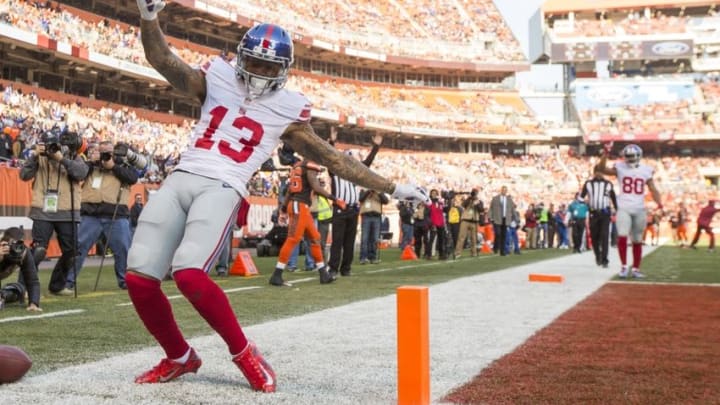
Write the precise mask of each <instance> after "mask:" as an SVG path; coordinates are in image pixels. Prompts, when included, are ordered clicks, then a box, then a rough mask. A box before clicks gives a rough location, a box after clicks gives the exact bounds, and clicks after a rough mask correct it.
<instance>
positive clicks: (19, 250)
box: [5, 240, 27, 264]
mask: <svg viewBox="0 0 720 405" xmlns="http://www.w3.org/2000/svg"><path fill="white" fill-rule="evenodd" d="M8 248H10V251H9V252H8V254H7V256H5V260H7V261H8V262H9V263H14V264H20V262H22V259H23V254H24V253H25V250H27V247H26V246H25V243H24V242H23V241H21V240H16V241H10V242H8Z"/></svg>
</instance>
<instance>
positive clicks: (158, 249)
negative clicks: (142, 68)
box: [126, 0, 427, 392]
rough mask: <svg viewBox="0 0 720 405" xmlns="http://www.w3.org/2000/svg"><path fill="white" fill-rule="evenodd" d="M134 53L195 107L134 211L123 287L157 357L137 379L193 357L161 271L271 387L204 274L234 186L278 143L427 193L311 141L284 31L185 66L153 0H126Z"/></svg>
mask: <svg viewBox="0 0 720 405" xmlns="http://www.w3.org/2000/svg"><path fill="white" fill-rule="evenodd" d="M137 4H138V8H139V10H140V15H141V24H140V28H141V31H142V43H143V47H144V50H145V57H146V58H147V60H148V62H149V63H150V64H151V65H152V66H153V67H154V68H155V69H157V71H158V72H159V73H160V74H162V75H163V76H164V77H165V79H167V81H168V82H170V84H171V85H172V86H173V87H175V88H176V89H178V90H180V91H182V92H185V93H187V94H188V95H189V96H192V97H196V98H197V99H198V100H199V101H200V102H201V103H202V109H201V117H200V120H199V121H198V123H197V125H196V126H195V128H194V130H193V134H192V137H191V140H190V144H189V145H188V149H187V151H185V152H184V153H183V154H182V159H181V160H180V164H179V165H178V166H177V168H176V170H175V171H174V172H173V173H172V174H170V175H169V176H168V178H167V179H166V180H165V182H164V183H163V186H162V187H161V188H160V190H159V191H158V192H157V193H156V194H155V195H153V198H152V199H150V201H149V202H148V204H147V206H146V207H145V209H144V210H143V212H142V214H141V216H140V218H139V221H138V226H137V229H136V231H135V236H134V239H133V243H132V246H131V248H130V252H129V257H128V271H127V281H126V282H127V286H128V294H129V295H130V299H131V300H132V302H133V305H134V306H135V310H136V311H137V313H138V315H139V317H140V319H141V320H142V322H143V324H144V325H145V327H146V328H147V329H148V331H149V332H150V333H151V334H152V335H153V336H154V337H155V339H156V340H157V341H158V343H159V344H160V346H161V347H162V348H163V350H164V351H165V354H166V356H167V357H166V358H165V359H163V360H162V361H161V362H160V363H159V364H158V365H157V366H155V367H153V368H152V369H151V370H149V371H147V372H145V373H143V374H141V375H140V376H138V377H137V378H136V379H135V382H137V383H159V382H167V381H170V380H173V379H175V378H177V377H179V376H180V375H182V374H185V373H189V372H192V373H194V372H196V371H197V370H198V369H199V368H200V366H201V364H202V362H201V360H200V357H198V355H197V353H195V350H193V349H192V348H191V347H190V346H189V345H188V343H187V341H186V340H185V338H184V337H183V335H182V333H181V332H180V330H179V328H178V326H177V324H176V322H175V319H174V317H173V313H172V308H171V306H170V303H169V301H168V299H167V297H166V296H165V294H164V293H163V291H162V290H161V288H160V281H161V280H162V279H163V278H164V277H165V275H166V273H167V272H168V269H170V271H172V275H173V279H174V281H175V283H176V284H177V287H178V289H179V290H180V291H181V292H182V294H183V295H184V296H185V297H186V298H187V299H188V300H189V301H190V302H191V303H192V305H193V306H194V307H195V309H196V310H197V311H198V312H199V313H200V315H202V317H203V318H204V319H205V320H206V321H207V322H208V323H209V324H210V326H212V328H213V329H215V331H217V333H218V334H219V335H220V336H221V337H222V338H223V340H225V342H226V343H227V345H228V349H229V352H230V354H231V356H232V361H233V362H234V363H235V364H236V365H237V366H238V367H239V368H240V370H241V371H242V372H243V374H244V375H245V377H246V378H247V380H248V381H249V383H250V386H251V387H252V388H253V389H255V390H257V391H263V392H273V391H275V388H276V381H275V374H274V372H273V370H272V368H271V367H270V366H269V365H268V364H267V362H266V361H265V360H264V359H263V357H262V355H261V354H260V353H259V351H258V350H257V348H256V347H255V345H254V344H253V343H252V342H249V341H248V339H247V338H246V337H245V335H244V333H243V331H242V328H241V327H240V324H239V323H238V320H237V318H236V316H235V314H234V313H233V310H232V308H231V306H230V304H229V301H228V299H227V297H226V296H225V294H224V293H223V291H222V290H221V289H220V288H219V287H218V286H217V284H215V283H214V282H213V281H212V280H211V279H210V278H209V277H208V275H207V273H208V271H209V269H210V266H211V265H212V264H213V263H214V262H215V259H216V257H217V255H218V254H219V252H220V247H221V245H222V242H223V241H224V240H225V237H226V235H227V233H228V232H230V230H231V229H232V225H233V223H234V222H235V217H236V216H237V212H238V209H239V207H240V204H241V201H242V199H243V198H244V197H245V196H247V195H248V191H247V190H246V188H245V184H246V183H247V182H248V180H249V179H250V177H251V176H252V174H253V173H254V172H255V171H256V170H257V169H258V168H260V165H261V164H262V163H263V162H264V161H266V160H267V159H268V158H269V157H270V154H271V153H272V152H273V150H274V149H275V148H276V147H277V146H278V144H279V143H280V142H281V141H282V142H284V143H286V144H288V145H289V146H291V147H292V148H293V149H294V150H295V151H296V152H297V153H299V154H300V155H302V156H303V157H304V158H306V159H309V160H312V161H314V162H317V163H318V164H320V165H323V166H326V167H327V168H328V169H329V170H330V171H332V172H333V173H337V174H338V175H339V176H341V177H344V178H347V179H348V180H350V181H352V182H353V183H356V184H359V185H361V186H363V187H366V188H369V189H374V190H378V191H380V192H383V193H389V194H392V195H393V197H395V198H398V199H407V200H423V201H425V200H427V195H426V194H425V192H424V190H422V189H420V188H418V187H416V186H413V185H407V184H393V183H392V182H391V181H389V180H387V179H385V178H383V177H381V176H379V175H378V174H375V173H373V172H372V171H370V170H369V169H368V168H367V167H365V166H364V165H363V164H362V163H361V162H359V161H357V160H355V159H353V158H351V157H346V156H345V155H343V154H342V153H341V152H339V151H337V150H336V149H335V148H333V147H332V146H331V145H330V144H328V143H327V142H325V141H323V140H322V139H321V138H319V137H318V136H317V135H316V134H315V132H314V131H313V128H312V127H311V126H310V110H311V104H310V102H309V101H308V100H307V99H306V98H305V96H303V95H302V94H300V93H297V92H293V91H289V90H286V89H284V88H283V86H284V84H285V82H286V80H287V77H288V72H289V70H290V65H291V64H292V62H293V43H292V38H290V35H289V34H288V33H287V32H286V31H285V30H284V29H282V28H281V27H279V26H276V25H272V24H260V25H257V26H255V27H253V28H251V29H250V30H248V32H247V33H246V34H245V35H244V37H243V39H242V40H241V42H240V45H239V46H238V53H237V65H236V66H234V65H232V64H230V63H228V62H227V61H225V60H223V59H222V58H220V57H217V58H215V59H214V60H212V61H210V62H208V63H207V64H206V65H205V66H203V67H202V69H193V68H192V67H190V66H189V65H188V64H186V63H185V62H184V61H182V60H181V59H180V58H179V57H178V56H176V55H175V54H174V53H172V52H171V51H170V48H169V47H168V45H167V42H166V41H165V37H164V35H163V33H162V31H161V29H160V25H159V23H158V20H157V14H158V12H160V11H161V10H162V9H163V8H164V7H165V2H164V1H161V0H137Z"/></svg>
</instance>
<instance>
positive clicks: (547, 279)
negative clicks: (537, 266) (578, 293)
mask: <svg viewBox="0 0 720 405" xmlns="http://www.w3.org/2000/svg"><path fill="white" fill-rule="evenodd" d="M528 281H539V282H544V283H562V282H563V281H565V277H563V276H561V275H559V274H540V273H530V274H529V275H528Z"/></svg>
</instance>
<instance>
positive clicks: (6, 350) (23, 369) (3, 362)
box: [0, 345, 32, 384]
mask: <svg viewBox="0 0 720 405" xmlns="http://www.w3.org/2000/svg"><path fill="white" fill-rule="evenodd" d="M31 366H32V360H30V357H28V355H27V354H26V353H25V352H24V351H23V350H22V349H20V348H18V347H15V346H7V345H0V384H6V383H11V382H15V381H17V380H19V379H21V378H22V377H23V376H24V375H25V373H27V372H28V370H30V367H31Z"/></svg>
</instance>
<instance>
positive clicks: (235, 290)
mask: <svg viewBox="0 0 720 405" xmlns="http://www.w3.org/2000/svg"><path fill="white" fill-rule="evenodd" d="M257 288H262V287H257V286H256V287H239V288H230V289H227V290H223V291H224V292H225V293H226V294H227V293H231V292H238V291H246V290H255V289H257ZM182 297H183V295H181V294H178V295H171V296H169V297H168V299H169V300H176V299H178V298H182ZM130 305H132V302H125V303H122V304H116V305H115V306H116V307H128V306H130Z"/></svg>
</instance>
